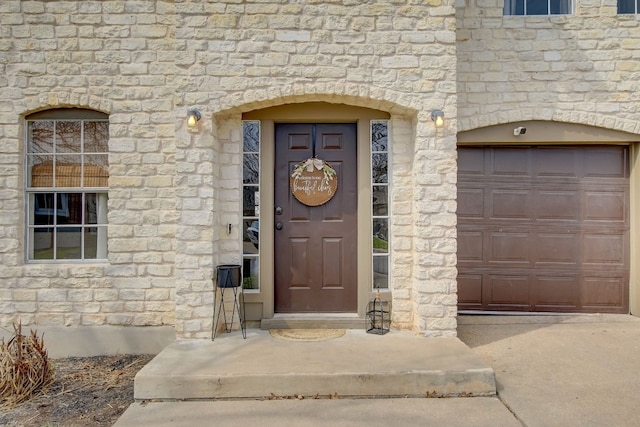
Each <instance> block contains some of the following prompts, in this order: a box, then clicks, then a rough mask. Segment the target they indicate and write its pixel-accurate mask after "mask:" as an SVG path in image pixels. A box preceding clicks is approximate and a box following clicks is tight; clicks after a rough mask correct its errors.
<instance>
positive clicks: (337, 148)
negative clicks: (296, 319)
mask: <svg viewBox="0 0 640 427" xmlns="http://www.w3.org/2000/svg"><path fill="white" fill-rule="evenodd" d="M275 144H276V150H275V151H276V153H275V158H276V160H275V216H274V218H275V223H276V224H275V254H274V258H275V311H276V312H277V313H298V312H356V311H357V282H358V280H357V279H358V278H357V269H356V264H357V263H356V260H357V182H356V181H357V175H356V124H355V123H340V124H328V123H322V124H307V123H293V124H291V123H290V124H276V126H275ZM314 154H315V156H316V157H317V158H318V159H321V160H325V161H326V162H328V163H329V164H330V165H331V167H333V169H335V171H336V174H337V178H338V188H337V191H336V194H335V195H334V196H333V198H332V199H331V200H330V201H329V202H327V203H326V204H324V205H321V206H313V207H312V206H306V205H304V204H302V203H300V202H299V201H298V200H297V199H296V198H295V197H294V196H293V194H292V193H291V189H290V188H289V187H290V186H289V177H290V176H291V173H292V171H293V168H294V166H295V165H296V164H297V163H299V162H300V161H302V160H305V159H308V158H311V157H313V156H314Z"/></svg>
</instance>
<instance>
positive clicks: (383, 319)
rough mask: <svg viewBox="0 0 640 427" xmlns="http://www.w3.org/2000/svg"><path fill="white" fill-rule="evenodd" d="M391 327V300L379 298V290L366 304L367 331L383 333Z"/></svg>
mask: <svg viewBox="0 0 640 427" xmlns="http://www.w3.org/2000/svg"><path fill="white" fill-rule="evenodd" d="M390 327H391V302H389V301H384V300H382V299H381V298H380V291H377V292H376V297H375V298H374V299H372V300H371V301H369V304H368V305H367V333H369V334H377V335H384V334H386V333H387V332H389V328H390Z"/></svg>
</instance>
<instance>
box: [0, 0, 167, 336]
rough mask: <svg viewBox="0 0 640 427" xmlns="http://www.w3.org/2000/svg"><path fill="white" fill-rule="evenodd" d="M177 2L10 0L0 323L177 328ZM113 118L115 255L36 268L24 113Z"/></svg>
mask: <svg viewBox="0 0 640 427" xmlns="http://www.w3.org/2000/svg"><path fill="white" fill-rule="evenodd" d="M173 21H174V19H173V2H154V1H126V2H125V1H107V2H102V1H77V2H76V1H64V2H51V1H13V0H3V1H2V2H0V239H1V243H0V326H7V325H9V324H10V323H11V322H12V321H13V320H20V321H22V322H23V324H37V325H42V326H51V325H53V326H79V325H81V326H94V325H134V326H147V325H163V324H169V325H170V324H173V323H174V317H175V303H174V293H175V291H174V278H173V276H174V273H175V272H174V258H175V245H176V243H175V231H176V219H177V215H176V198H175V182H174V180H175V159H174V152H175V122H176V117H175V111H174V108H175V106H174V101H173V96H174V86H173V85H174V80H175V67H174V62H175V54H174V45H175V31H174V26H173ZM59 107H83V108H91V109H95V110H98V111H102V112H105V113H108V114H109V122H110V126H109V133H110V141H109V151H110V153H109V163H110V169H109V174H110V177H109V187H110V190H109V218H108V219H109V230H108V237H109V241H108V244H109V262H108V263H86V264H85V263H82V264H80V263H75V264H74V263H60V264H44V263H39V264H26V263H25V261H24V258H25V248H24V236H25V227H24V221H25V215H24V206H25V201H24V135H23V132H24V126H23V121H22V119H23V118H24V116H25V115H27V114H29V113H31V112H34V111H39V110H44V109H48V108H59Z"/></svg>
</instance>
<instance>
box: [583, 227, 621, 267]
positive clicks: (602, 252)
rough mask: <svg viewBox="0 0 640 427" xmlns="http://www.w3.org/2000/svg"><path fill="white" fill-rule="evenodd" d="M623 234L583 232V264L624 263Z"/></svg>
mask: <svg viewBox="0 0 640 427" xmlns="http://www.w3.org/2000/svg"><path fill="white" fill-rule="evenodd" d="M624 248H625V236H624V235H611V234H585V236H584V263H585V264H607V265H611V264H615V265H619V266H623V265H624V264H625V250H624Z"/></svg>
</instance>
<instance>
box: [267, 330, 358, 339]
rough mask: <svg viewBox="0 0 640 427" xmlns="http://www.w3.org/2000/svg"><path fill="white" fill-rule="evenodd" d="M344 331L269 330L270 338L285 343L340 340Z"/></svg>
mask: <svg viewBox="0 0 640 427" xmlns="http://www.w3.org/2000/svg"><path fill="white" fill-rule="evenodd" d="M345 332H346V331H345V330H344V329H269V333H270V334H271V336H272V337H274V338H278V339H282V340H287V341H302V342H312V341H327V340H332V339H334V338H340V337H341V336H343V335H344V334H345Z"/></svg>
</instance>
